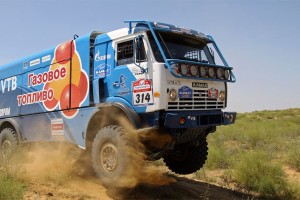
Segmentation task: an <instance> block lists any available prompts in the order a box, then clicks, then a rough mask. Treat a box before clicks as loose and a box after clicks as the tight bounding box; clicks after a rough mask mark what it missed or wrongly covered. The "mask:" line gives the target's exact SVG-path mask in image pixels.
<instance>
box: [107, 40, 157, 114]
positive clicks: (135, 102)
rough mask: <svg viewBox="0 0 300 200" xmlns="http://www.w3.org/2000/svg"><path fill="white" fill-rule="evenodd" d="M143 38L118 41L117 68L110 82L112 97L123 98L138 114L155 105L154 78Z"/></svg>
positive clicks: (116, 45) (114, 69)
mask: <svg viewBox="0 0 300 200" xmlns="http://www.w3.org/2000/svg"><path fill="white" fill-rule="evenodd" d="M144 43H145V42H144V39H143V37H141V36H140V37H135V38H130V39H126V40H122V41H116V42H115V43H114V44H113V46H114V48H115V49H116V56H115V60H116V62H115V66H114V68H113V72H112V76H111V78H110V80H109V81H108V84H109V86H110V90H109V93H110V96H115V97H121V98H123V99H125V100H126V101H127V102H128V103H129V104H131V105H132V106H133V107H134V109H135V110H136V111H137V112H139V111H140V112H143V111H144V110H145V108H146V106H148V105H151V104H153V92H152V77H151V76H150V74H149V70H148V59H147V55H146V48H145V45H144Z"/></svg>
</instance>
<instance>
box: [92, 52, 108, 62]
mask: <svg viewBox="0 0 300 200" xmlns="http://www.w3.org/2000/svg"><path fill="white" fill-rule="evenodd" d="M110 58H111V54H107V55H103V56H100V51H99V50H98V51H97V53H96V54H95V61H97V62H98V61H101V60H106V59H110Z"/></svg>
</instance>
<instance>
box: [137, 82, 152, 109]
mask: <svg viewBox="0 0 300 200" xmlns="http://www.w3.org/2000/svg"><path fill="white" fill-rule="evenodd" d="M132 91H133V93H132V94H133V105H134V106H143V105H150V104H153V89H152V80H150V79H144V78H141V79H139V80H137V81H134V82H132Z"/></svg>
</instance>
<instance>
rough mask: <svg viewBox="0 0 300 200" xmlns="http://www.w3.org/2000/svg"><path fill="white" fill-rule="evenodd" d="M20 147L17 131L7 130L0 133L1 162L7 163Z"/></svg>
mask: <svg viewBox="0 0 300 200" xmlns="http://www.w3.org/2000/svg"><path fill="white" fill-rule="evenodd" d="M17 147H18V138H17V134H16V132H15V130H13V129H11V128H5V129H3V130H2V131H1V132H0V161H7V160H8V159H9V158H10V157H11V155H12V154H13V152H14V151H15V150H16V149H17Z"/></svg>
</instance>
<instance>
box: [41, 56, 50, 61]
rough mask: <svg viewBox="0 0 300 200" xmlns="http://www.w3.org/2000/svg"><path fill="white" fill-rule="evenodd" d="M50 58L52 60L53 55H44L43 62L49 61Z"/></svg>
mask: <svg viewBox="0 0 300 200" xmlns="http://www.w3.org/2000/svg"><path fill="white" fill-rule="evenodd" d="M49 60H51V55H47V56H43V57H42V63H44V62H47V61H49Z"/></svg>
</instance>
